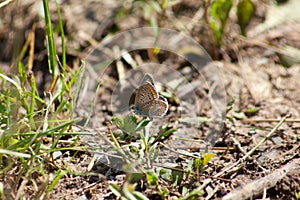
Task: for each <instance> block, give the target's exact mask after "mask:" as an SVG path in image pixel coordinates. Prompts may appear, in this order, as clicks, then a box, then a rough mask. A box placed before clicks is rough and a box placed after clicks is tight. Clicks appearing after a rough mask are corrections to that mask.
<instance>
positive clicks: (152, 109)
mask: <svg viewBox="0 0 300 200" xmlns="http://www.w3.org/2000/svg"><path fill="white" fill-rule="evenodd" d="M129 104H130V108H131V109H132V110H133V112H134V113H135V114H137V115H142V116H148V117H149V118H150V119H153V118H154V117H163V116H164V115H165V114H166V113H167V111H168V101H167V100H166V99H165V98H164V97H162V96H160V95H159V94H158V92H157V90H156V88H155V85H154V81H153V79H152V76H151V75H150V74H146V75H145V76H144V78H143V80H142V83H141V84H140V87H139V88H138V89H136V90H135V92H134V93H133V94H132V96H131V98H130V101H129Z"/></svg>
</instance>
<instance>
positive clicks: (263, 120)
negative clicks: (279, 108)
mask: <svg viewBox="0 0 300 200" xmlns="http://www.w3.org/2000/svg"><path fill="white" fill-rule="evenodd" d="M242 122H247V123H249V122H280V119H243V120H242ZM285 122H292V123H300V119H286V120H285Z"/></svg>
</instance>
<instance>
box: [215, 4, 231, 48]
mask: <svg viewBox="0 0 300 200" xmlns="http://www.w3.org/2000/svg"><path fill="white" fill-rule="evenodd" d="M232 5H233V0H214V1H213V2H212V4H211V6H210V22H209V23H210V26H211V28H212V30H213V32H214V34H215V38H216V40H217V45H218V46H221V43H222V35H223V32H224V28H225V25H226V21H227V19H228V15H229V11H230V10H231V7H232Z"/></svg>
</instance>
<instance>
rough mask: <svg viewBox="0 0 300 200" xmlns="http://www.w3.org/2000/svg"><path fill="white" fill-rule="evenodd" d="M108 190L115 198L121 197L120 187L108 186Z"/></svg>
mask: <svg viewBox="0 0 300 200" xmlns="http://www.w3.org/2000/svg"><path fill="white" fill-rule="evenodd" d="M108 188H109V189H110V190H111V191H112V193H114V195H116V196H117V197H121V190H120V187H119V186H117V185H115V184H110V185H109V186H108Z"/></svg>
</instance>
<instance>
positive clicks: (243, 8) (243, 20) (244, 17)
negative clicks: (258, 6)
mask: <svg viewBox="0 0 300 200" xmlns="http://www.w3.org/2000/svg"><path fill="white" fill-rule="evenodd" d="M254 10H255V7H254V4H253V3H252V1H251V0H240V1H239V3H238V5H237V11H236V15H237V18H238V24H239V26H240V29H241V32H242V34H243V35H244V36H246V31H245V29H246V26H247V24H248V23H249V21H250V20H251V18H252V17H253V14H254Z"/></svg>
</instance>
